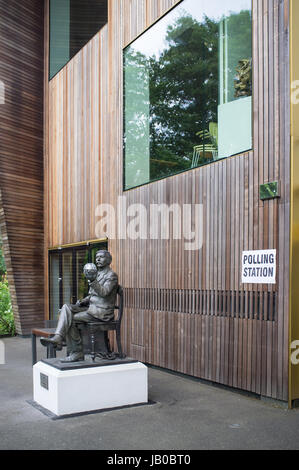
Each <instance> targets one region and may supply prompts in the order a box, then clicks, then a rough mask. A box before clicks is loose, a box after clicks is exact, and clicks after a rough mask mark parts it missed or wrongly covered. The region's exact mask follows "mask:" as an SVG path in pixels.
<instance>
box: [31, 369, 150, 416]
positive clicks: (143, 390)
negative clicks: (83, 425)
mask: <svg viewBox="0 0 299 470" xmlns="http://www.w3.org/2000/svg"><path fill="white" fill-rule="evenodd" d="M41 374H42V376H41ZM41 383H42V384H43V385H41ZM45 387H48V388H45ZM33 399H34V401H35V402H36V403H38V404H39V405H41V406H42V407H43V408H46V409H47V410H49V411H51V412H52V413H54V414H55V415H57V416H62V415H69V414H74V413H84V412H88V411H95V410H101V409H105V408H115V407H119V406H126V405H135V404H138V403H147V401H148V378H147V367H146V366H145V365H144V364H141V363H140V362H134V363H130V364H117V365H111V366H105V367H93V368H86V369H77V370H66V371H61V370H58V369H56V368H54V367H52V366H49V365H48V364H45V363H43V362H38V363H37V364H35V365H34V367H33Z"/></svg>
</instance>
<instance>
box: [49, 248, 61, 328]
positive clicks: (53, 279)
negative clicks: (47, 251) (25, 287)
mask: <svg viewBox="0 0 299 470" xmlns="http://www.w3.org/2000/svg"><path fill="white" fill-rule="evenodd" d="M49 262H50V276H49V281H50V282H49V284H50V285H49V288H50V289H49V294H50V295H49V300H50V320H57V318H58V313H59V308H60V302H59V254H56V253H51V255H50V260H49Z"/></svg>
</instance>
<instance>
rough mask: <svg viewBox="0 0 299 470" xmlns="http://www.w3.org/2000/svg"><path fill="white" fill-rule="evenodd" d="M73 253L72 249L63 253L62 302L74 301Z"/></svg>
mask: <svg viewBox="0 0 299 470" xmlns="http://www.w3.org/2000/svg"><path fill="white" fill-rule="evenodd" d="M72 296H73V254H72V251H66V252H65V253H62V304H71V303H72V302H73V299H72Z"/></svg>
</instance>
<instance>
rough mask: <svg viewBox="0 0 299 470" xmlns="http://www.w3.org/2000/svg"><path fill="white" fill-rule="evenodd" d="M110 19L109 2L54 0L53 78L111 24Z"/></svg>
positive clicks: (51, 38)
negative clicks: (107, 24) (103, 28)
mask: <svg viewBox="0 0 299 470" xmlns="http://www.w3.org/2000/svg"><path fill="white" fill-rule="evenodd" d="M107 18H108V10H107V0H50V64H49V69H50V73H49V78H50V79H51V78H52V77H54V75H55V74H56V73H57V72H59V70H60V69H61V68H62V67H64V65H65V64H66V63H67V62H68V61H69V60H70V59H71V58H72V57H73V56H74V55H75V54H76V53H77V52H78V51H79V50H80V49H81V48H82V47H83V46H84V45H85V44H86V43H87V42H88V41H89V40H90V39H91V38H92V37H93V36H94V35H95V34H96V33H97V32H98V31H99V30H100V29H101V28H102V26H104V25H105V24H106V23H107Z"/></svg>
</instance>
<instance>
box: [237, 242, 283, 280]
mask: <svg viewBox="0 0 299 470" xmlns="http://www.w3.org/2000/svg"><path fill="white" fill-rule="evenodd" d="M242 284H276V250H257V251H243V254H242Z"/></svg>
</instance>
